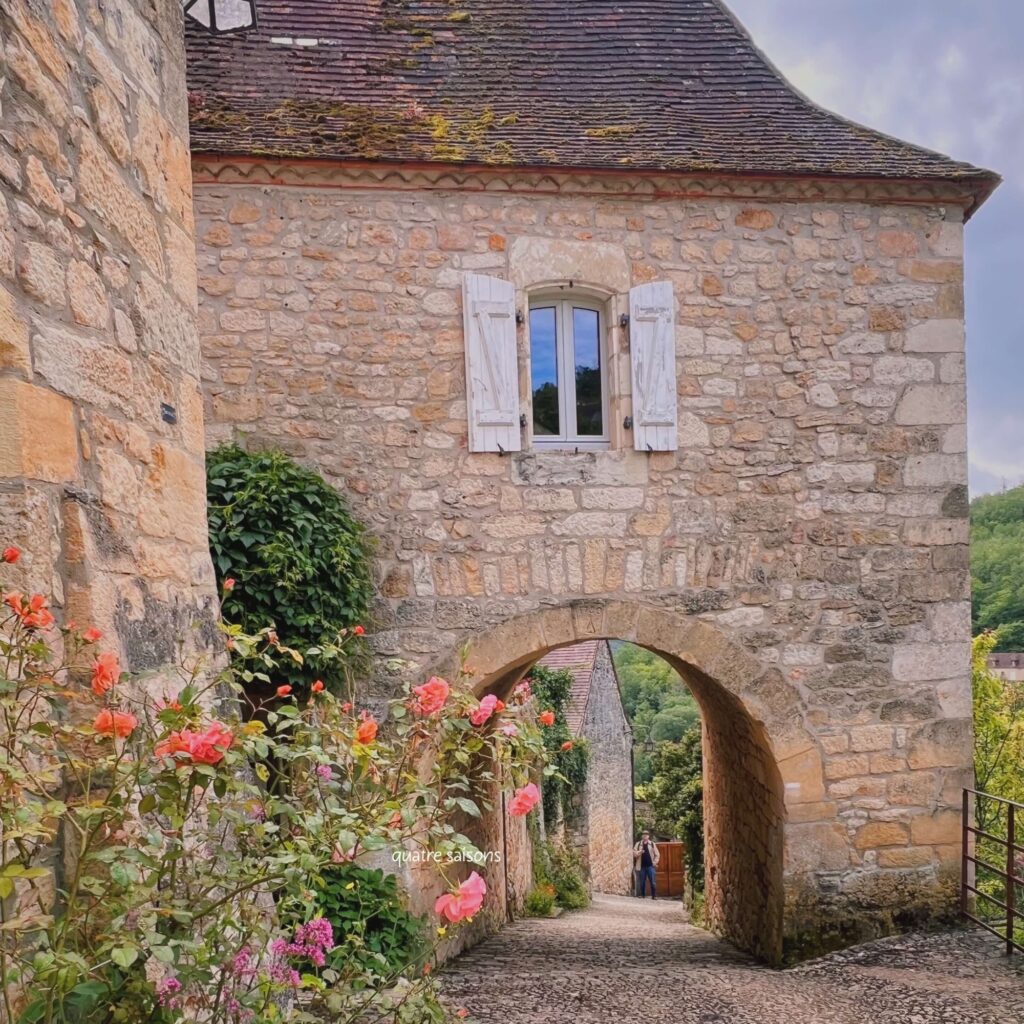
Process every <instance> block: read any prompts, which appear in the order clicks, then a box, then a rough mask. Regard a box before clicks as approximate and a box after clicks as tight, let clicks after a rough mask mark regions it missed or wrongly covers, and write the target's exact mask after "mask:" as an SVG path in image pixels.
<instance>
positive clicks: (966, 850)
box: [960, 789, 971, 917]
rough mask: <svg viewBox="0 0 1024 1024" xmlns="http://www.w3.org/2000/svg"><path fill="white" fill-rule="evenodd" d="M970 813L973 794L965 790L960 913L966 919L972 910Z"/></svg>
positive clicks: (961, 827) (962, 824)
mask: <svg viewBox="0 0 1024 1024" xmlns="http://www.w3.org/2000/svg"><path fill="white" fill-rule="evenodd" d="M970 813H971V794H970V793H969V792H968V791H967V790H966V789H965V790H964V811H963V818H962V819H961V822H960V830H961V840H960V841H961V846H962V849H961V853H960V913H961V914H963V915H964V916H965V917H966V916H967V912H968V910H969V908H970V901H969V900H968V898H967V896H968V888H967V887H968V885H970V876H969V870H970V863H971V862H970V860H969V859H968V858H969V857H970V855H971V846H970V839H971V833H970V828H969V826H970V821H971V819H970Z"/></svg>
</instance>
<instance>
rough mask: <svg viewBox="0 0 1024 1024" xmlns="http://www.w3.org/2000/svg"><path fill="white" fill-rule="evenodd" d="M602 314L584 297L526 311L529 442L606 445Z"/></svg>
mask: <svg viewBox="0 0 1024 1024" xmlns="http://www.w3.org/2000/svg"><path fill="white" fill-rule="evenodd" d="M603 334H604V314H603V312H602V311H601V308H600V307H599V306H598V304H597V303H595V302H590V301H587V300H586V299H572V298H568V299H565V298H545V297H540V298H537V299H535V300H534V302H533V303H532V304H531V307H530V388H531V391H532V394H533V443H534V444H535V445H537V446H548V447H554V448H584V447H590V448H607V447H608V436H609V435H608V373H607V368H606V360H605V354H604V343H603Z"/></svg>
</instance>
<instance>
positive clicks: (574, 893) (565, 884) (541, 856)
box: [534, 842, 590, 910]
mask: <svg viewBox="0 0 1024 1024" xmlns="http://www.w3.org/2000/svg"><path fill="white" fill-rule="evenodd" d="M534 876H535V877H536V880H537V884H538V886H541V885H550V886H552V887H553V888H554V890H555V902H556V903H557V904H558V905H559V906H560V907H564V908H565V909H566V910H580V909H582V908H583V907H585V906H587V905H588V904H589V903H590V893H589V891H588V890H587V881H586V872H585V870H584V867H583V859H582V858H581V857H580V855H579V854H578V853H577V852H576V851H575V850H574V849H573V848H572V847H571V846H569V844H568V843H565V842H561V843H554V842H548V843H541V844H539V845H538V846H537V848H536V851H535V854H534Z"/></svg>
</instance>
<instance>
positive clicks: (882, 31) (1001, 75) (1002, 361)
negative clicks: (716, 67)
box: [726, 0, 1024, 494]
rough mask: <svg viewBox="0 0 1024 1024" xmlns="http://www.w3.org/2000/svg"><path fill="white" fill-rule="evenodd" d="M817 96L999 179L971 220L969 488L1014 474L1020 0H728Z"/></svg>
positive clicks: (1019, 473) (1022, 258) (1021, 474)
mask: <svg viewBox="0 0 1024 1024" xmlns="http://www.w3.org/2000/svg"><path fill="white" fill-rule="evenodd" d="M726 2H727V3H728V4H729V6H730V7H731V8H732V10H733V12H734V13H735V14H736V15H737V16H738V17H739V19H740V20H741V21H742V22H743V23H744V25H746V27H747V29H748V30H749V31H750V33H751V34H752V35H753V37H754V40H755V41H756V42H757V43H758V45H759V46H760V47H761V49H762V50H764V51H765V52H766V53H767V54H768V56H769V57H770V58H771V60H772V61H773V62H774V63H775V65H776V66H777V67H778V68H779V69H780V70H781V71H782V72H783V73H784V74H785V75H786V76H787V77H788V78H789V79H790V81H792V82H793V83H794V84H795V85H796V86H797V88H798V89H800V90H801V91H802V92H804V93H805V94H806V95H808V96H810V97H811V99H813V100H814V101H815V102H817V103H819V104H821V105H822V106H825V107H828V108H830V109H831V110H835V111H837V112H838V113H840V114H843V115H845V116H846V117H849V118H852V119H854V120H855V121H860V122H862V123H864V124H867V125H870V126H871V127H872V128H878V129H880V130H881V131H884V132H888V133H889V134H891V135H896V136H899V137H900V138H903V139H907V140H908V141H910V142H917V143H920V144H922V145H924V146H928V147H930V148H932V149H938V150H940V151H941V152H943V153H948V154H949V155H950V156H953V157H955V158H956V159H958V160H969V161H971V162H972V163H974V164H977V165H979V166H981V167H987V168H990V169H992V170H994V171H998V172H999V173H1000V174H1001V175H1002V176H1003V179H1004V180H1003V184H1002V185H1001V186H1000V187H999V188H998V190H997V191H996V193H995V195H994V196H992V198H990V199H989V200H988V202H986V203H985V205H984V206H983V207H982V208H981V210H980V211H978V212H977V213H976V214H975V215H974V216H973V217H972V218H971V220H970V222H969V223H968V225H967V234H966V262H967V271H966V273H967V278H966V290H967V359H968V417H969V430H970V433H969V438H970V440H969V446H970V470H971V491H972V493H974V494H983V493H985V492H987V491H993V490H998V489H999V488H1001V487H1002V486H1003V482H1004V481H1005V482H1006V485H1007V486H1015V485H1017V484H1019V483H1022V482H1024V381H1022V374H1024V354H1022V347H1021V341H1022V340H1024V326H1022V324H1024V309H1022V307H1024V56H1022V53H1024V0H726Z"/></svg>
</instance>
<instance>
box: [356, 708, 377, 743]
mask: <svg viewBox="0 0 1024 1024" xmlns="http://www.w3.org/2000/svg"><path fill="white" fill-rule="evenodd" d="M376 738H377V722H376V720H375V719H374V717H373V715H371V714H370V712H369V711H364V712H363V714H362V721H361V722H360V723H359V728H358V729H356V740H357V741H358V742H359V743H364V744H370V743H373V741H374V740H375V739H376Z"/></svg>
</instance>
